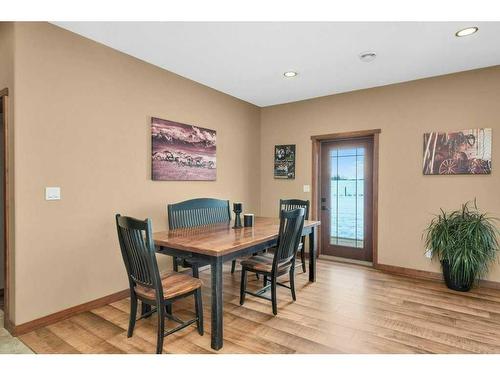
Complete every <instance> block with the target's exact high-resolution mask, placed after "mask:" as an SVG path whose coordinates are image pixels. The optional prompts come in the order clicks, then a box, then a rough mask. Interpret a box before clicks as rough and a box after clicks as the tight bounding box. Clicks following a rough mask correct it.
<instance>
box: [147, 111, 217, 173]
mask: <svg viewBox="0 0 500 375" xmlns="http://www.w3.org/2000/svg"><path fill="white" fill-rule="evenodd" d="M151 139H152V147H151V150H152V160H151V163H152V169H151V170H152V178H153V180H160V181H213V180H215V179H216V157H215V150H216V132H215V130H211V129H205V128H200V127H198V126H194V125H186V124H181V123H179V122H174V121H168V120H162V119H159V118H155V117H153V118H151Z"/></svg>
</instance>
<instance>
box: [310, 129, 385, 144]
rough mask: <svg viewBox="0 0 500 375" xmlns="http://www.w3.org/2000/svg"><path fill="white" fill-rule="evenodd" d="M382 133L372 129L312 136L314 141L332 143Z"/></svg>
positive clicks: (379, 130)
mask: <svg viewBox="0 0 500 375" xmlns="http://www.w3.org/2000/svg"><path fill="white" fill-rule="evenodd" d="M381 132H382V130H381V129H370V130H357V131H352V132H344V133H332V134H321V135H313V136H311V140H313V141H332V140H335V139H350V138H361V137H367V136H370V135H374V134H380V133H381Z"/></svg>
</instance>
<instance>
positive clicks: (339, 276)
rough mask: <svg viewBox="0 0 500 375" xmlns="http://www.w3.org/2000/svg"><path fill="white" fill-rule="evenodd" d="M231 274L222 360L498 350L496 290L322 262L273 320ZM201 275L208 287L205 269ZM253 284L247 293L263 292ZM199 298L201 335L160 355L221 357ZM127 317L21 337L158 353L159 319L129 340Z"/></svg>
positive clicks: (96, 318) (70, 348)
mask: <svg viewBox="0 0 500 375" xmlns="http://www.w3.org/2000/svg"><path fill="white" fill-rule="evenodd" d="M229 267H230V265H229V264H228V266H227V267H225V273H224V347H223V349H222V350H220V351H219V352H218V353H500V334H499V333H500V291H499V290H493V289H487V288H476V289H473V290H472V291H471V292H469V293H459V292H453V291H450V290H448V289H447V288H446V287H445V286H444V285H443V284H441V283H438V282H434V281H426V280H417V279H410V278H407V277H403V276H395V275H390V274H385V273H382V272H380V271H376V270H373V269H371V268H368V267H363V266H357V265H348V264H342V263H333V262H330V261H326V260H319V261H318V264H317V267H318V274H317V282H316V283H309V281H308V279H307V277H306V275H305V274H302V273H300V272H298V275H297V282H296V284H297V285H296V287H297V301H296V302H295V303H292V299H291V296H290V292H289V290H287V289H284V288H278V316H277V317H274V316H273V315H272V311H271V303H270V302H267V301H264V300H261V299H258V298H254V297H252V296H247V297H246V301H245V304H244V305H243V306H240V305H239V280H240V272H238V271H237V272H236V273H235V274H233V275H231V273H230V272H229ZM238 269H239V267H238ZM200 277H201V278H202V280H203V282H204V284H205V285H209V281H210V271H209V270H206V271H203V272H201V276H200ZM254 280H255V279H254V277H253V276H250V277H249V287H252V286H253V287H255V288H257V287H258V286H260V284H261V282H257V281H256V280H255V281H254ZM203 301H204V314H205V322H206V323H205V335H204V336H203V337H202V336H199V335H198V333H197V332H196V328H195V327H194V326H193V327H189V328H186V329H184V330H182V331H180V332H177V333H175V334H173V335H171V336H168V337H166V338H165V344H164V353H215V351H214V350H212V349H211V348H210V290H209V289H208V288H206V287H204V288H203ZM174 312H175V313H176V314H178V315H179V316H182V317H186V318H187V317H191V316H193V315H194V302H193V300H192V299H191V298H189V299H186V300H183V301H179V302H178V303H176V304H174ZM128 313H129V301H128V299H124V300H122V301H119V302H116V303H113V304H111V305H107V306H105V307H102V308H98V309H95V310H92V311H89V312H86V313H82V314H79V315H77V316H74V317H72V318H69V319H67V320H64V321H62V322H59V323H56V324H52V325H50V326H47V327H44V328H41V329H38V330H36V331H33V332H30V333H27V334H25V335H23V336H20V337H19V338H20V339H21V340H22V341H23V342H24V343H25V344H26V345H28V346H29V347H30V348H31V349H32V350H33V351H34V352H36V353H154V352H155V343H156V317H154V316H153V317H152V318H150V319H146V320H140V321H138V322H137V325H136V329H135V332H134V336H133V337H132V338H130V339H127V336H126V335H127V333H126V330H127V324H128ZM167 326H168V327H170V326H172V325H171V322H169V323H168V324H167Z"/></svg>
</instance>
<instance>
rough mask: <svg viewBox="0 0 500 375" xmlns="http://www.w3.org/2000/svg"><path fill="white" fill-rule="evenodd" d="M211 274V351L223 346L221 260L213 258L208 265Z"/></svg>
mask: <svg viewBox="0 0 500 375" xmlns="http://www.w3.org/2000/svg"><path fill="white" fill-rule="evenodd" d="M210 269H211V273H212V344H211V346H212V349H215V350H219V349H221V348H222V345H223V337H224V336H223V325H222V324H223V322H222V316H223V313H224V312H223V309H222V304H223V300H222V285H223V284H222V258H220V257H214V258H213V260H212V262H211V265H210Z"/></svg>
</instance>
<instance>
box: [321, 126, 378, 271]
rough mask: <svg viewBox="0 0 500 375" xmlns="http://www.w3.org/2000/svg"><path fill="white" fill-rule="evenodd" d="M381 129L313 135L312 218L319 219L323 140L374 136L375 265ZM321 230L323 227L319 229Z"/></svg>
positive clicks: (376, 261) (373, 238) (376, 260)
mask: <svg viewBox="0 0 500 375" xmlns="http://www.w3.org/2000/svg"><path fill="white" fill-rule="evenodd" d="M380 133H381V130H380V129H371V130H359V131H352V132H344V133H333V134H322V135H313V136H311V141H312V183H311V219H312V220H319V212H320V209H319V203H320V202H319V195H318V193H319V191H318V190H319V187H320V178H321V166H320V155H321V142H327V141H335V140H343V139H346V140H347V139H356V138H366V137H373V162H372V163H373V165H372V171H373V193H372V195H373V196H372V203H373V204H372V207H373V209H372V215H373V218H372V251H373V257H372V258H373V260H372V263H373V266H374V267H375V268H376V267H377V265H378V164H379V135H380ZM318 230H319V231H320V230H321V227H319V229H318ZM320 238H321V234H320V233H318V254H321V251H322V249H321V241H320V240H319V239H320Z"/></svg>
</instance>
